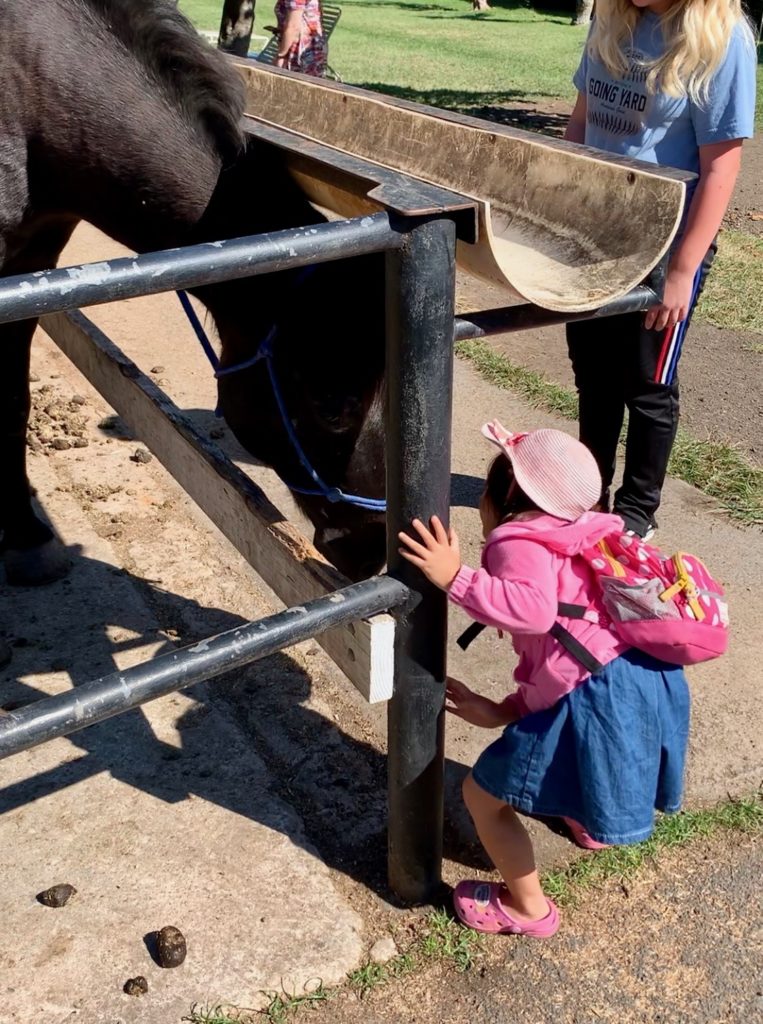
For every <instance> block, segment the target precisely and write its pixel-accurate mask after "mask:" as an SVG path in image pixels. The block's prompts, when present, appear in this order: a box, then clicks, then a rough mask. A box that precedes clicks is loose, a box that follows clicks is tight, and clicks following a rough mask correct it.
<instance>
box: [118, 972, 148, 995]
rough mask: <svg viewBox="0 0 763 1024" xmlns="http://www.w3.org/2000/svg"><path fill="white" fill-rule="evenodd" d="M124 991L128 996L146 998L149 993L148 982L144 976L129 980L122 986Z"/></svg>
mask: <svg viewBox="0 0 763 1024" xmlns="http://www.w3.org/2000/svg"><path fill="white" fill-rule="evenodd" d="M122 990H123V991H124V992H126V993H127V994H128V996H144V995H145V994H146V992H148V982H147V981H146V979H145V978H144V977H143V975H142V974H139V975H138V976H137V978H128V979H127V981H126V982H125V983H124V985H123V986H122Z"/></svg>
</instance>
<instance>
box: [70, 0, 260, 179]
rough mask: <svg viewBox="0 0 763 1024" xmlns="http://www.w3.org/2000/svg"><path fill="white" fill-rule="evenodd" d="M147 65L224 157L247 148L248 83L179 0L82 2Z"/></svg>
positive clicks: (102, 0) (231, 155)
mask: <svg viewBox="0 0 763 1024" xmlns="http://www.w3.org/2000/svg"><path fill="white" fill-rule="evenodd" d="M79 2H80V3H82V4H84V5H85V6H87V7H89V8H90V9H91V10H92V11H93V12H94V13H95V15H96V16H97V17H98V18H99V20H100V21H102V22H103V24H104V25H105V26H106V27H107V29H108V31H109V32H110V33H111V34H112V35H114V36H116V38H117V39H119V40H120V42H121V43H122V44H123V46H124V47H125V48H126V49H127V50H128V51H129V52H130V53H131V54H132V55H133V56H134V57H135V58H136V59H137V60H138V61H140V62H141V64H142V65H143V66H144V67H145V68H146V70H147V71H148V72H149V74H150V75H151V77H152V78H153V79H154V80H155V81H156V82H157V84H159V85H160V86H161V87H162V88H163V89H164V90H165V92H167V93H169V95H170V97H171V99H172V100H173V101H174V102H175V103H176V104H177V105H178V106H179V107H180V108H181V109H182V111H183V112H184V114H185V115H186V117H187V118H188V120H189V121H190V122H191V123H194V122H198V121H199V120H200V121H201V122H202V124H203V125H204V127H205V128H206V130H207V132H208V134H209V135H210V136H211V138H212V140H213V142H214V143H215V145H216V147H217V149H218V150H219V152H220V155H221V156H222V157H223V159H225V160H229V159H231V158H232V157H233V156H234V155H235V154H236V153H237V152H238V151H239V150H240V149H241V147H242V143H243V137H242V133H241V126H240V121H241V114H242V112H243V106H244V100H243V87H242V84H241V81H240V79H239V77H238V75H237V74H236V72H235V71H234V70H233V69H232V68H230V67H228V66H227V64H226V61H225V59H224V58H223V56H222V55H221V54H220V53H219V52H218V51H216V50H214V49H213V48H212V47H210V46H209V45H208V44H207V43H206V42H204V40H203V39H202V38H201V37H200V36H199V35H198V34H197V33H196V31H195V30H194V29H193V27H192V26H191V24H190V22H189V21H188V19H187V18H186V17H185V16H184V15H183V14H181V13H180V12H179V11H178V9H177V7H176V6H175V3H174V0H79Z"/></svg>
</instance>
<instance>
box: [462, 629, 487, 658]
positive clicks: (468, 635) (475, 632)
mask: <svg viewBox="0 0 763 1024" xmlns="http://www.w3.org/2000/svg"><path fill="white" fill-rule="evenodd" d="M483 629H487V626H483V625H482V623H481V622H473V623H472V624H471V626H469V627H468V628H467V629H465V630H464V631H463V633H462V634H461V636H459V637H457V638H456V643H457V644H458V646H459V647H460V648H461V650H462V651H465V650H466V648H467V647H468V646H469V644H470V643H472V641H473V640H476V639H477V637H478V636H479V635H480V633H481V632H482V631H483Z"/></svg>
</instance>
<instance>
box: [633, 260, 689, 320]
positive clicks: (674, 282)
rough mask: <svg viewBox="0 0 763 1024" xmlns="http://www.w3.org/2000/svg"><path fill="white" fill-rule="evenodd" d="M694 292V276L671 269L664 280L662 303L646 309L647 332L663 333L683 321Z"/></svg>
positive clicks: (683, 271)
mask: <svg viewBox="0 0 763 1024" xmlns="http://www.w3.org/2000/svg"><path fill="white" fill-rule="evenodd" d="M693 290H694V274H693V273H692V272H691V271H687V270H681V269H679V268H677V267H673V268H671V269H669V270H668V273H667V276H666V278H665V292H664V294H663V297H662V302H660V303H658V304H657V305H656V306H652V308H651V309H648V310H647V312H646V316H645V317H644V326H645V327H646V329H647V330H648V331H651V330H655V331H664V330H665V328H666V327H674V326H675V325H676V324H677V323H680V322H681V321H682V320H685V319H686V318H687V316H688V315H689V310H690V308H691V297H692V292H693Z"/></svg>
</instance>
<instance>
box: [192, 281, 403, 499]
mask: <svg viewBox="0 0 763 1024" xmlns="http://www.w3.org/2000/svg"><path fill="white" fill-rule="evenodd" d="M177 296H178V298H179V299H180V304H181V305H182V307H183V309H184V311H185V315H186V316H187V317H188V320H189V322H190V324H191V327H193V329H194V332H195V334H196V337H197V338H198V339H199V341H200V343H201V347H202V348H203V349H204V353H205V355H206V357H207V359H208V360H209V362H210V363H211V365H212V369H213V370H214V371H215V377H216V378H217V379H218V380H219V378H220V377H227V376H228V374H231V373H239V372H240V371H241V370H248V369H249V367H250V366H254V365H255V364H256V363H259V362H260V361H261V360H264V361H265V365H266V367H267V369H268V376H269V377H270V384H271V387H272V388H273V397H274V398H275V400H276V405H277V406H278V411H279V413H280V414H281V422H282V423H283V427H284V430H285V431H286V436H287V437H288V438H289V441H290V442H291V446H292V448H293V449H294V451H295V453H296V455H297V458H298V459H299V461H300V463H301V465H302V468H303V469H304V470H305V472H306V473H307V475H308V476H309V477H310V479H311V480H312V481H313V483H314V484H315V489H311V488H304V487H295V486H294V485H293V484H287V486H288V488H289V490H290V491H294V492H295V493H296V494H306V495H308V496H310V497H314V498H325V499H326V500H327V501H330V502H332V504H335V503H336V502H340V501H343V502H345V503H346V504H348V505H354V506H355V507H356V508H362V509H365V510H366V511H367V512H386V510H387V502H386V501H385V500H384V499H383V498H362V497H360V496H359V495H357V494H345V492H344V491H342V490H340V488H339V487H329V486H328V484H326V483H324V482H323V480H322V479H321V477H320V476H319V475H318V473H317V472H316V470H315V469H313V467H312V465H311V464H310V460H309V459H308V457H307V456H306V455H305V453H304V451H303V449H302V445H301V444H300V443H299V438H298V437H297V434H296V431H295V430H294V426H293V424H292V422H291V419H290V418H289V414H288V412H287V410H286V403H285V402H284V400H283V394H282V392H281V388H280V386H279V384H278V378H277V377H276V372H275V367H274V366H273V342H274V341H275V339H276V336H277V334H278V325H277V324H273V326H272V327H271V328H270V330H269V331H268V333H267V336H266V337H265V340H264V341H263V342H262V344H261V345H260V346H259V348H258V349H257V352H256V353H255V355H253V356H252V357H251V358H250V359H246V360H245V361H244V362H242V363H236V364H235V365H233V366H226V367H223V368H222V369H221V368H220V360H219V359H218V358H217V353H216V352H215V350H214V349H213V348H212V345H211V344H210V341H209V338H208V337H207V333H206V331H205V330H204V327H203V326H202V324H201V321H200V320H199V318H198V317H197V316H196V311H195V310H194V308H193V306H192V305H191V301H190V299H189V298H188V295H187V293H186V292H184V291H179V292H178V293H177ZM215 415H217V416H219V415H220V412H219V410H217V409H216V410H215Z"/></svg>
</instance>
